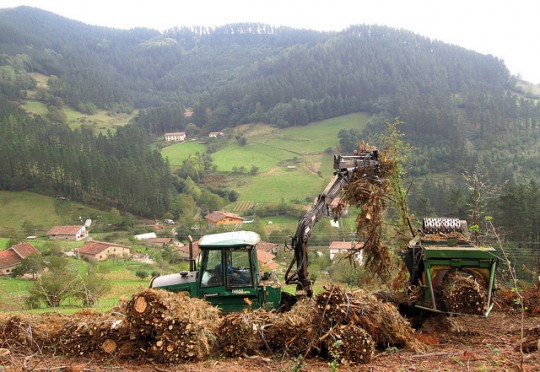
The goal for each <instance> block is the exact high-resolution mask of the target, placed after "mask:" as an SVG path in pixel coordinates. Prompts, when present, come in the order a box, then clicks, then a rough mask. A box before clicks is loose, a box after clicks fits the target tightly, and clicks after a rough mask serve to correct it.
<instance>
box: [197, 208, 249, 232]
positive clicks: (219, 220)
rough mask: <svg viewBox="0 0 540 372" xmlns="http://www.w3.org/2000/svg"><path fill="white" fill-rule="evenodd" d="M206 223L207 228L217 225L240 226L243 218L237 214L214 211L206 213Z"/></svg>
mask: <svg viewBox="0 0 540 372" xmlns="http://www.w3.org/2000/svg"><path fill="white" fill-rule="evenodd" d="M204 218H205V219H206V223H207V224H208V228H209V229H213V228H216V227H218V226H229V227H234V228H238V227H242V224H243V223H244V219H243V218H242V217H240V216H239V215H237V214H234V213H229V212H222V211H214V212H212V213H209V214H207V215H206V216H205V217H204Z"/></svg>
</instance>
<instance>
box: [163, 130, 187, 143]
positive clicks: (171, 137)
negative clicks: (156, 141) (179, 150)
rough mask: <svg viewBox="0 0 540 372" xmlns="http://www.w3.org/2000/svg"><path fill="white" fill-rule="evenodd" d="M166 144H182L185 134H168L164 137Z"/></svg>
mask: <svg viewBox="0 0 540 372" xmlns="http://www.w3.org/2000/svg"><path fill="white" fill-rule="evenodd" d="M164 137H165V141H167V142H184V141H185V140H186V132H169V133H165V135H164Z"/></svg>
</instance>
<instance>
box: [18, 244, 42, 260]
mask: <svg viewBox="0 0 540 372" xmlns="http://www.w3.org/2000/svg"><path fill="white" fill-rule="evenodd" d="M11 249H13V251H15V253H17V254H18V255H19V256H21V258H26V257H28V256H30V255H31V254H40V252H39V251H38V250H37V249H36V248H34V246H33V245H32V244H30V243H27V242H21V243H19V244H15V245H14V246H12V247H11Z"/></svg>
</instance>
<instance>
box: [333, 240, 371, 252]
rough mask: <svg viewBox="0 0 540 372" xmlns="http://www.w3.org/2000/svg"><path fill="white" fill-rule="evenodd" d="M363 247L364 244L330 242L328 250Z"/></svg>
mask: <svg viewBox="0 0 540 372" xmlns="http://www.w3.org/2000/svg"><path fill="white" fill-rule="evenodd" d="M363 245H364V243H361V242H360V243H353V242H338V241H335V242H332V243H330V249H343V250H346V249H352V248H353V247H354V248H361V247H362V246H363Z"/></svg>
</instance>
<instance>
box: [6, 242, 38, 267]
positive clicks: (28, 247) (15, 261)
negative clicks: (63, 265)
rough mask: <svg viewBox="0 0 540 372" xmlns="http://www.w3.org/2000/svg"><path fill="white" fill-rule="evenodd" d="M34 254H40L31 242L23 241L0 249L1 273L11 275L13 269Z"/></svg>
mask: <svg viewBox="0 0 540 372" xmlns="http://www.w3.org/2000/svg"><path fill="white" fill-rule="evenodd" d="M32 254H40V252H39V251H38V250H37V249H36V248H34V246H33V245H32V244H30V243H26V242H22V243H18V244H15V245H14V246H12V247H10V248H8V249H3V250H1V251H0V275H9V274H11V273H12V272H13V270H14V269H15V268H16V267H17V266H18V265H19V264H20V263H21V261H22V260H24V259H25V258H26V257H28V256H30V255H32Z"/></svg>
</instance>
